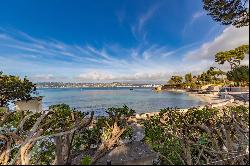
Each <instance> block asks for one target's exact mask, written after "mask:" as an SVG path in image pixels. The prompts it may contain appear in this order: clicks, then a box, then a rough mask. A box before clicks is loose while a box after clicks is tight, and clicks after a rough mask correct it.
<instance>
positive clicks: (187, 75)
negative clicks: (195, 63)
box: [185, 73, 193, 83]
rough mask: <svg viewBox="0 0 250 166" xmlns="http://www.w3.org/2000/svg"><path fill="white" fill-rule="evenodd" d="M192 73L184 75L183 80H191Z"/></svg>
mask: <svg viewBox="0 0 250 166" xmlns="http://www.w3.org/2000/svg"><path fill="white" fill-rule="evenodd" d="M192 78H193V77H192V73H188V74H186V75H185V81H186V82H187V83H188V82H192Z"/></svg>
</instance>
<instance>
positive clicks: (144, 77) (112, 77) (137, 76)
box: [75, 70, 170, 82]
mask: <svg viewBox="0 0 250 166" xmlns="http://www.w3.org/2000/svg"><path fill="white" fill-rule="evenodd" d="M169 76H170V73H168V72H152V73H150V72H136V73H134V74H111V73H109V72H106V71H105V72H104V71H98V70H91V71H88V72H85V73H82V74H80V75H79V76H77V77H76V78H75V79H76V80H78V81H83V82H112V81H130V82H149V81H160V82H163V81H166V78H168V77H169Z"/></svg>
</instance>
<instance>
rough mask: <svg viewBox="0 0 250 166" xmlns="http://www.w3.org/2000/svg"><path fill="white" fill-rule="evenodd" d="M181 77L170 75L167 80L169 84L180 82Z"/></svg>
mask: <svg viewBox="0 0 250 166" xmlns="http://www.w3.org/2000/svg"><path fill="white" fill-rule="evenodd" d="M182 79H183V78H182V77H181V76H172V77H171V78H170V80H169V81H168V83H169V84H181V83H182Z"/></svg>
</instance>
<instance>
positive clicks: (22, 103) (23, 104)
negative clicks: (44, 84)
mask: <svg viewBox="0 0 250 166" xmlns="http://www.w3.org/2000/svg"><path fill="white" fill-rule="evenodd" d="M15 108H16V111H21V110H24V111H28V110H29V111H32V112H41V111H42V96H39V97H33V98H32V99H30V100H19V101H15Z"/></svg>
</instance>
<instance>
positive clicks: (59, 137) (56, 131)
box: [0, 104, 135, 165]
mask: <svg viewBox="0 0 250 166" xmlns="http://www.w3.org/2000/svg"><path fill="white" fill-rule="evenodd" d="M107 113H108V115H109V116H106V117H99V118H96V120H95V123H94V124H92V125H91V127H90V126H89V125H90V124H91V123H93V122H92V118H93V113H91V115H90V117H86V116H87V115H88V113H83V112H79V111H77V110H75V109H71V108H70V107H69V106H68V105H66V104H57V105H52V106H50V107H49V110H48V111H46V112H39V113H32V112H29V111H13V112H4V111H1V112H0V131H1V132H0V133H1V134H0V141H1V143H0V150H1V154H0V156H2V157H3V158H0V164H46V165H47V164H70V163H71V162H72V159H73V158H74V157H76V156H75V155H76V154H79V153H82V152H83V151H88V150H89V149H90V146H91V145H96V146H97V150H96V153H95V154H94V155H93V154H92V155H91V156H92V157H93V158H92V157H91V158H88V157H85V158H83V160H82V164H87V165H89V163H94V162H95V161H96V160H97V159H98V158H100V157H101V156H102V155H104V154H105V153H106V152H107V151H108V150H109V149H110V148H112V147H113V146H114V145H115V144H116V143H117V142H118V140H119V139H120V138H121V137H122V138H126V137H129V136H131V135H132V133H133V130H132V128H131V127H129V126H128V123H127V120H128V118H129V117H130V116H132V115H134V113H135V111H134V110H132V109H129V108H128V107H127V106H126V105H124V106H123V107H121V108H119V107H118V108H109V109H108V110H107ZM88 126H89V127H88ZM11 137H13V139H11ZM27 140H28V142H26V141H27ZM24 149H25V150H24ZM6 151H10V153H6ZM15 156H17V157H16V158H15ZM28 156H29V157H28ZM13 158H15V160H12V161H11V160H10V159H13Z"/></svg>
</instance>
